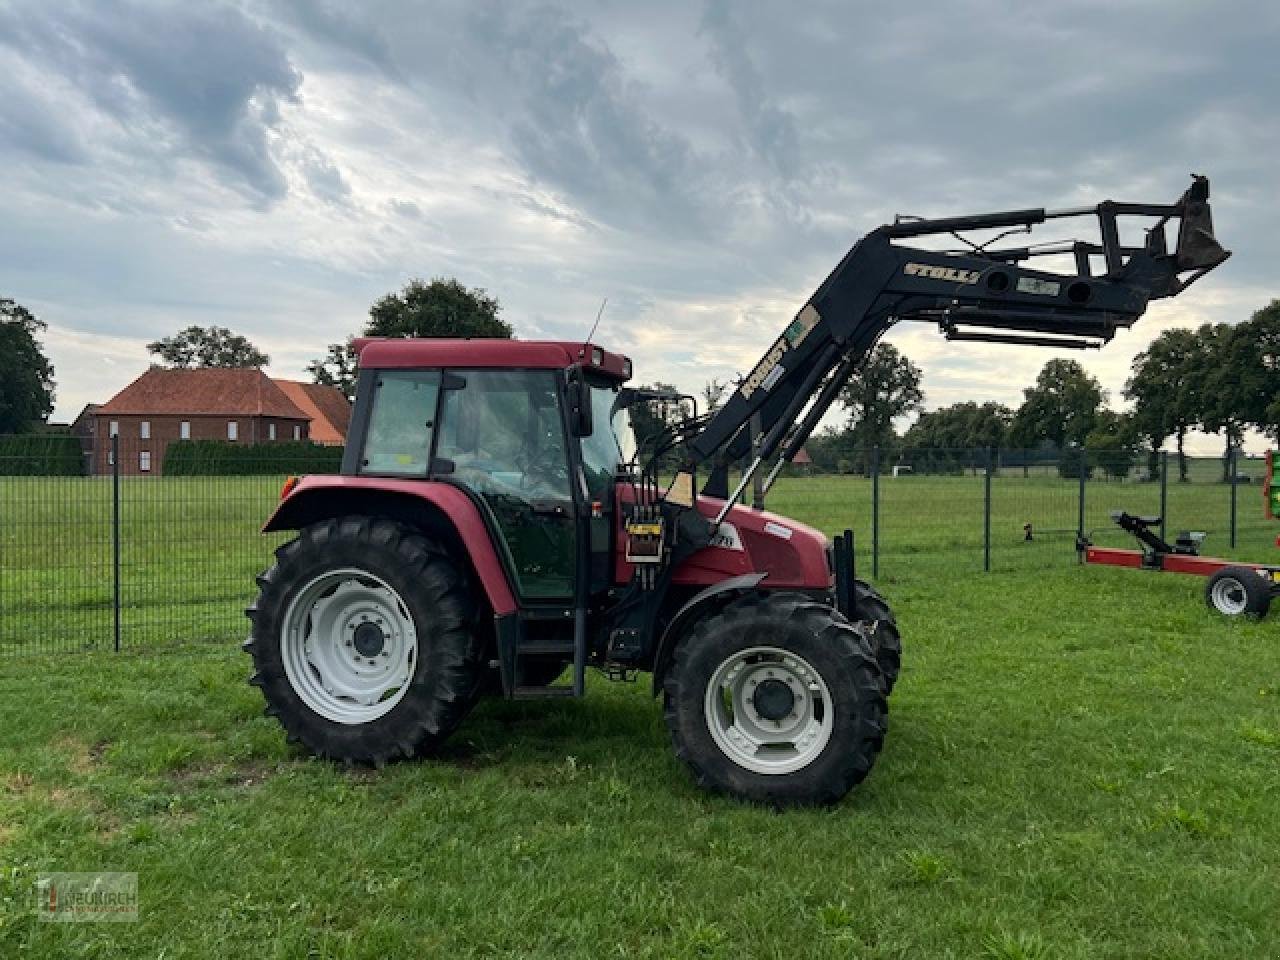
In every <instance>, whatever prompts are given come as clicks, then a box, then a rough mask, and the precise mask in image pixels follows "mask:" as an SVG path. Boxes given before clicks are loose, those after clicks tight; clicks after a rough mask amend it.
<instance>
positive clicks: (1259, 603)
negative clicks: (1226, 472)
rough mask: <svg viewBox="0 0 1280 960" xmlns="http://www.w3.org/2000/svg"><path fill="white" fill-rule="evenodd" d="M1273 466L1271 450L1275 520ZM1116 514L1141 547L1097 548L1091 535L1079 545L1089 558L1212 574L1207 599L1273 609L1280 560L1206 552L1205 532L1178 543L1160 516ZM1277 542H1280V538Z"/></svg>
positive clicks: (1268, 490) (1242, 609)
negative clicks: (1164, 530)
mask: <svg viewBox="0 0 1280 960" xmlns="http://www.w3.org/2000/svg"><path fill="white" fill-rule="evenodd" d="M1273 468H1274V457H1273V455H1272V454H1271V453H1270V452H1268V453H1267V477H1266V483H1265V485H1264V487H1263V494H1264V497H1265V500H1266V513H1267V518H1268V519H1275V518H1276V515H1277V513H1280V488H1277V487H1276V485H1275V483H1274V475H1273ZM1111 519H1112V520H1113V521H1115V523H1116V525H1117V526H1119V527H1120V529H1121V530H1124V531H1125V532H1126V533H1130V534H1132V535H1133V537H1134V538H1135V539H1136V540H1137V541H1138V543H1139V549H1137V550H1125V549H1120V548H1116V547H1095V546H1094V545H1093V544H1091V543H1090V542H1089V541H1088V540H1087V539H1085V540H1082V541H1081V542H1080V543H1079V544H1078V546H1079V548H1080V550H1081V551H1082V553H1083V555H1084V561H1085V563H1097V564H1103V565H1104V566H1113V567H1136V568H1140V569H1143V570H1155V571H1163V572H1166V573H1189V574H1191V575H1193V576H1197V577H1208V578H1209V582H1208V583H1207V584H1205V591H1204V596H1205V602H1206V603H1208V604H1209V606H1211V607H1213V608H1214V609H1215V610H1217V611H1218V612H1219V613H1222V614H1225V615H1226V616H1229V617H1240V616H1246V615H1247V616H1253V617H1265V616H1266V615H1267V611H1268V610H1269V609H1270V608H1271V600H1272V598H1273V597H1275V596H1276V595H1277V594H1280V564H1268V563H1241V562H1239V561H1237V560H1223V559H1221V558H1219V557H1202V556H1200V545H1201V543H1202V542H1203V541H1204V534H1203V533H1198V532H1190V531H1189V532H1186V533H1183V534H1181V535H1179V536H1178V538H1177V539H1176V540H1175V541H1174V542H1173V543H1172V544H1170V543H1167V542H1165V540H1163V539H1162V538H1161V537H1160V535H1159V534H1157V533H1156V531H1155V529H1154V528H1157V527H1159V526H1160V517H1135V516H1132V515H1130V514H1128V513H1125V512H1123V511H1116V512H1114V513H1112V514H1111ZM1276 545H1277V546H1280V537H1278V538H1277V540H1276Z"/></svg>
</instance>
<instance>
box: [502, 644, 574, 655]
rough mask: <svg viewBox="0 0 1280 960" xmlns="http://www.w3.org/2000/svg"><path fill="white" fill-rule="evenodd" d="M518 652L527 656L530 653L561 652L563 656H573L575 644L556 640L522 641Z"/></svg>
mask: <svg viewBox="0 0 1280 960" xmlns="http://www.w3.org/2000/svg"><path fill="white" fill-rule="evenodd" d="M516 654H517V655H519V656H522V657H523V656H525V655H526V654H530V655H543V654H549V655H557V654H559V655H561V656H566V657H572V656H573V644H572V643H554V642H548V643H521V644H520V645H519V646H518V647H516Z"/></svg>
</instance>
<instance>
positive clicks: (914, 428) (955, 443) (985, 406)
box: [902, 401, 1013, 450]
mask: <svg viewBox="0 0 1280 960" xmlns="http://www.w3.org/2000/svg"><path fill="white" fill-rule="evenodd" d="M1012 420H1013V411H1012V410H1010V409H1009V408H1008V407H1006V406H1003V405H1002V404H999V403H982V404H978V403H973V402H972V401H966V402H964V403H954V404H952V405H951V406H949V407H940V408H939V409H937V410H931V411H929V412H928V413H922V414H920V419H919V420H917V421H916V422H915V423H913V424H912V425H911V429H909V430H908V431H907V432H906V435H905V436H904V437H903V438H902V443H903V446H905V447H911V448H915V449H930V450H976V449H980V448H983V447H1000V446H1003V445H1004V443H1005V439H1006V435H1007V434H1008V431H1009V424H1010V423H1011V422H1012Z"/></svg>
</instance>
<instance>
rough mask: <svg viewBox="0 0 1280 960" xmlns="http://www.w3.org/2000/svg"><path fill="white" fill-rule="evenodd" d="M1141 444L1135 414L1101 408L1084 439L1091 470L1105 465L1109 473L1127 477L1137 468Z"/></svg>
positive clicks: (1115, 476) (1113, 475)
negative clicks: (1135, 466) (1134, 418)
mask: <svg viewBox="0 0 1280 960" xmlns="http://www.w3.org/2000/svg"><path fill="white" fill-rule="evenodd" d="M1139 443H1140V440H1139V436H1138V430H1137V427H1136V426H1135V425H1134V422H1133V415H1132V414H1129V413H1116V412H1115V411H1113V410H1100V411H1099V412H1098V416H1097V418H1096V419H1095V420H1094V424H1093V429H1092V430H1090V431H1089V435H1088V436H1087V437H1085V438H1084V448H1085V450H1086V451H1087V454H1088V458H1087V459H1088V469H1092V468H1093V467H1101V468H1102V470H1103V472H1105V473H1106V474H1107V476H1109V477H1112V478H1114V479H1116V480H1120V479H1123V478H1124V477H1126V476H1128V475H1129V471H1130V470H1132V469H1133V461H1134V459H1135V458H1136V457H1137V455H1138V447H1139Z"/></svg>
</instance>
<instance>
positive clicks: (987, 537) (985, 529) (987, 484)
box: [982, 447, 993, 573]
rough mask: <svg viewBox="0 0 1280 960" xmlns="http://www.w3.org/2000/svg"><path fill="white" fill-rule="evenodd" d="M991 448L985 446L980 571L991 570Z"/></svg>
mask: <svg viewBox="0 0 1280 960" xmlns="http://www.w3.org/2000/svg"><path fill="white" fill-rule="evenodd" d="M992 462H993V457H992V456H991V448H990V447H987V472H986V475H985V477H984V479H983V482H982V486H983V504H982V572H983V573H990V572H991V465H992Z"/></svg>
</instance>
